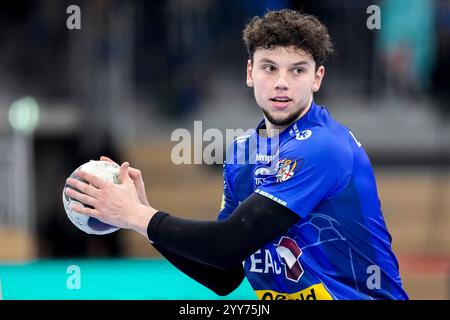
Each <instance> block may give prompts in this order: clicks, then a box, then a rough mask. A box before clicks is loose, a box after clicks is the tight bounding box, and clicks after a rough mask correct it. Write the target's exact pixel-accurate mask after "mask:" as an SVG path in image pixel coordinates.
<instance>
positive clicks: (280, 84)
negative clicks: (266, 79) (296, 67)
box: [275, 72, 289, 90]
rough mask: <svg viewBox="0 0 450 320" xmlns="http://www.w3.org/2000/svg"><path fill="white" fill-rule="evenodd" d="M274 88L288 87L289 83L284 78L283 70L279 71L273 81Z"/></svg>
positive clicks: (284, 88)
mask: <svg viewBox="0 0 450 320" xmlns="http://www.w3.org/2000/svg"><path fill="white" fill-rule="evenodd" d="M275 89H276V90H287V89H289V83H288V81H287V79H286V73H285V72H280V73H278V79H277V82H276V83H275Z"/></svg>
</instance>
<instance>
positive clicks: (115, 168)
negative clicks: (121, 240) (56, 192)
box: [63, 160, 121, 235]
mask: <svg viewBox="0 0 450 320" xmlns="http://www.w3.org/2000/svg"><path fill="white" fill-rule="evenodd" d="M119 169H120V167H119V165H117V164H115V163H112V162H107V161H95V160H91V161H89V162H86V163H85V164H83V165H81V166H80V167H78V169H76V170H75V171H74V172H73V173H72V174H71V175H70V177H71V178H74V179H77V180H80V181H85V180H83V179H81V178H80V177H78V176H77V175H76V174H75V172H76V171H77V170H83V171H85V172H87V173H90V174H92V175H94V176H97V177H99V178H102V179H103V180H106V181H109V182H113V183H115V184H120V183H121V181H120V178H119ZM66 188H72V189H75V190H77V189H76V188H73V187H72V186H69V185H68V184H66V185H65V186H64V190H65V189H66ZM77 191H79V190H77ZM75 203H76V204H81V205H82V206H85V207H89V208H92V207H91V206H89V205H86V204H83V203H81V202H79V201H77V200H75V199H72V198H71V197H69V196H68V195H66V194H65V192H64V191H63V204H64V210H65V211H66V213H67V216H68V217H69V219H70V221H72V223H73V224H74V225H75V226H77V227H78V229H80V230H82V231H84V232H86V233H89V234H97V235H102V234H108V233H112V232H115V231H117V230H119V228H117V227H115V226H112V225H109V224H106V223H103V222H101V221H100V220H98V219H96V218H94V217H89V216H86V215H83V214H79V213H76V212H74V211H72V210H71V209H70V205H71V204H75Z"/></svg>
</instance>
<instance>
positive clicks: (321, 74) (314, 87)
mask: <svg viewBox="0 0 450 320" xmlns="http://www.w3.org/2000/svg"><path fill="white" fill-rule="evenodd" d="M324 76H325V67H324V66H320V67H319V68H318V69H317V71H316V74H315V75H314V82H313V85H312V91H313V92H317V91H319V89H320V85H321V84H322V79H323V77H324Z"/></svg>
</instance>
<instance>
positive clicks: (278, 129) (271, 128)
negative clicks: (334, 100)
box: [264, 95, 313, 138]
mask: <svg viewBox="0 0 450 320" xmlns="http://www.w3.org/2000/svg"><path fill="white" fill-rule="evenodd" d="M312 101H313V97H312V95H311V98H310V99H309V103H308V105H307V107H306V108H305V109H303V111H302V112H301V113H300V114H299V115H298V117H297V118H295V119H294V120H293V121H292V122H291V123H288V124H286V125H282V126H277V125H274V124H272V123H271V122H270V121H269V120H267V118H266V117H265V116H264V122H265V123H266V130H267V136H268V137H269V138H271V137H274V136H276V135H278V134H280V133H282V132H283V131H284V130H286V128H287V127H289V126H290V125H291V124H293V123H294V122H296V121H298V120H299V119H300V118H301V117H303V116H304V115H305V114H306V113H307V112H308V111H309V109H310V108H311V105H312Z"/></svg>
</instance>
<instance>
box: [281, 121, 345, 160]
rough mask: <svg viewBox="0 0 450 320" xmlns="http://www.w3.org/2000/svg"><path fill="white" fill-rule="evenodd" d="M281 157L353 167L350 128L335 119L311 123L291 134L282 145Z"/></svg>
mask: <svg viewBox="0 0 450 320" xmlns="http://www.w3.org/2000/svg"><path fill="white" fill-rule="evenodd" d="M281 157H286V158H300V159H304V160H307V159H309V160H310V161H314V162H316V163H323V164H331V163H333V164H334V165H339V166H345V167H351V166H352V161H353V156H352V151H351V148H350V146H349V144H348V130H347V129H346V128H345V127H344V126H342V125H340V124H339V123H337V122H334V121H333V122H327V123H323V122H318V123H311V125H310V126H307V127H305V128H303V129H299V130H298V132H293V134H291V133H290V134H289V137H288V138H287V139H286V140H285V141H284V143H282V144H281V145H280V158H281Z"/></svg>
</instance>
